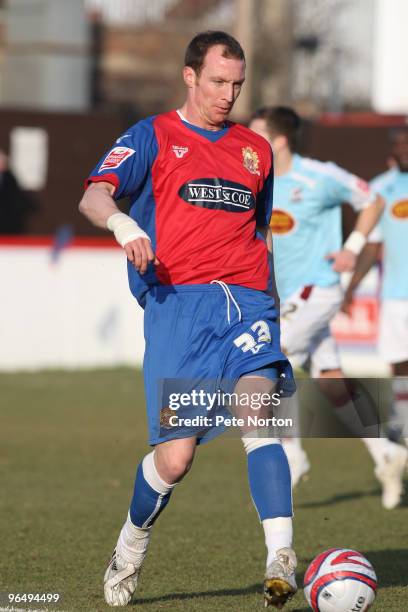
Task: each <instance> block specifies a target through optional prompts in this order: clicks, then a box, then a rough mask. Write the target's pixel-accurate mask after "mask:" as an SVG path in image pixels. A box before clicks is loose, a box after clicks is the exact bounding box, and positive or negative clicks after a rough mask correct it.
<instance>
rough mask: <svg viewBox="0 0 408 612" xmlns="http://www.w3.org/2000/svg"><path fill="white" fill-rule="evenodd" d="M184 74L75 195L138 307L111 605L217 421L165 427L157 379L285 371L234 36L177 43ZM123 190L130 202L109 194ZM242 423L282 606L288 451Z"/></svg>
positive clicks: (267, 161) (262, 189)
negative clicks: (139, 449)
mask: <svg viewBox="0 0 408 612" xmlns="http://www.w3.org/2000/svg"><path fill="white" fill-rule="evenodd" d="M183 77H184V82H185V85H186V88H187V96H186V101H185V103H184V104H183V106H182V107H181V108H180V109H179V110H177V111H176V110H173V111H171V112H168V113H164V114H161V115H158V116H154V117H149V118H147V119H145V120H142V121H139V122H138V123H136V125H134V126H132V127H131V128H129V129H128V130H127V131H126V133H125V134H124V135H123V136H122V137H121V138H120V139H119V140H118V141H117V143H116V144H115V145H114V146H113V148H112V149H111V150H110V151H109V152H108V153H107V154H106V155H105V156H104V157H103V158H102V160H101V161H100V162H99V163H98V164H97V166H96V167H95V169H94V170H93V172H92V173H91V175H90V177H89V178H88V184H89V187H88V189H87V191H86V192H85V195H84V197H83V199H82V201H81V204H80V210H81V211H82V212H83V213H84V214H85V215H86V216H87V217H88V218H89V219H90V220H91V221H92V222H93V223H94V224H95V225H97V226H99V227H103V228H106V227H107V228H108V229H110V230H111V231H113V232H114V234H115V236H116V239H117V240H118V242H119V243H120V244H121V245H122V247H123V248H124V250H125V252H126V255H127V258H128V274H129V283H130V288H131V291H132V293H133V294H134V296H135V297H136V299H137V300H138V301H139V303H140V304H141V305H142V306H143V307H144V308H145V337H146V353H145V360H144V376H145V388H146V399H147V412H148V421H149V432H150V439H149V442H150V444H151V445H152V446H154V450H153V451H152V452H151V453H149V454H148V455H146V457H144V459H143V460H142V461H141V462H140V464H139V466H138V468H137V474H136V480H135V487H134V493H133V497H132V500H131V503H130V508H129V513H128V517H127V520H126V522H125V524H124V525H123V527H122V530H121V532H120V535H119V539H118V542H117V545H116V547H115V550H114V552H113V556H112V559H111V561H110V563H109V566H108V568H107V570H106V573H105V580H104V593H105V599H106V601H107V603H108V604H110V605H113V606H119V605H126V604H128V603H129V602H130V600H131V598H132V595H133V593H134V591H135V589H136V585H137V580H138V575H139V572H140V568H141V566H142V563H143V560H144V558H145V555H146V551H147V547H148V543H149V539H150V534H151V530H152V526H153V524H154V522H155V521H156V519H157V518H158V516H159V515H160V513H161V512H162V511H163V510H164V508H165V506H166V505H167V503H168V501H169V499H170V496H171V494H172V491H173V489H174V487H175V485H176V484H177V483H178V482H180V481H181V480H182V478H183V476H184V475H185V474H186V472H187V471H188V469H189V468H190V466H191V463H192V461H193V458H194V453H195V450H196V446H197V445H198V444H200V443H202V442H205V441H206V440H208V439H210V438H211V437H214V435H216V434H217V431H216V430H215V429H214V427H212V426H211V424H208V425H205V424H204V425H198V426H197V427H196V428H195V429H194V428H189V429H183V428H174V427H172V426H171V421H170V419H171V417H172V416H173V415H171V410H170V409H169V404H166V403H165V402H164V400H163V397H164V398H166V395H165V394H164V393H162V391H163V389H164V388H165V387H166V385H167V386H168V387H170V388H174V386H173V385H176V386H177V384H178V383H180V385H181V386H182V380H183V379H188V380H190V381H191V380H199V379H205V380H206V381H211V379H213V380H220V379H223V380H224V379H228V380H230V381H239V382H238V383H237V387H236V388H238V389H239V388H242V387H244V386H245V385H246V388H247V389H248V388H250V389H251V390H252V391H253V390H256V391H259V390H260V389H261V390H264V391H268V392H269V391H271V390H272V389H273V388H274V383H273V381H274V380H276V379H279V378H280V377H281V376H282V375H284V376H285V377H286V378H281V381H283V380H288V379H290V377H291V368H290V365H289V363H288V361H287V359H286V358H285V356H284V355H283V353H282V352H281V349H280V340H279V327H278V324H277V322H276V321H277V314H276V309H275V306H274V300H273V299H272V297H271V295H270V292H269V289H268V288H269V287H271V280H272V282H273V278H272V279H271V278H270V267H269V255H268V250H269V251H270V249H271V244H272V241H271V236H270V230H269V220H270V216H271V209H272V182H273V171H272V152H271V149H270V146H269V144H268V143H267V142H266V141H265V140H264V139H263V138H260V137H259V136H258V135H257V134H255V133H254V132H252V131H250V130H249V129H248V128H246V127H243V126H240V125H238V124H234V123H231V122H229V121H228V115H229V113H230V111H231V109H232V107H233V105H234V102H235V100H236V99H237V97H238V95H239V92H240V89H241V87H242V85H243V83H244V78H245V58H244V53H243V50H242V48H241V46H240V45H239V43H238V42H237V41H236V40H235V39H234V38H232V37H231V36H230V35H228V34H226V33H224V32H217V31H210V32H204V33H201V34H198V35H197V36H196V37H195V38H194V39H193V40H192V41H191V42H190V44H189V45H188V47H187V50H186V55H185V65H184V70H183ZM126 195H127V196H130V197H131V199H132V201H133V204H132V207H131V209H130V216H127V215H125V214H123V213H121V212H120V211H119V210H118V208H117V206H116V204H115V200H116V199H118V198H121V197H122V196H126ZM186 384H188V383H186ZM163 402H164V403H163ZM243 432H244V435H243V436H242V438H243V443H244V447H245V450H246V452H247V454H248V477H249V486H250V490H251V495H252V498H253V500H254V504H255V506H256V509H257V511H258V514H259V517H260V520H261V521H262V525H263V527H264V531H265V541H266V546H267V551H268V555H267V563H266V566H267V570H266V576H265V583H264V593H265V603H266V605H270V604H271V605H275V606H276V607H278V608H281V607H282V606H283V605H284V603H285V602H286V600H287V599H288V598H289V597H291V596H292V595H293V593H294V592H295V591H296V582H295V567H296V557H295V554H294V552H293V550H292V548H291V542H292V504H291V484H290V471H289V465H288V462H287V458H286V455H285V453H284V451H283V449H282V446H281V444H280V441H279V440H278V439H275V438H266V437H260V438H257V437H255V436H254V435H253V433H251V432H250V431H249V430H248V428H245V427H244V428H243Z"/></svg>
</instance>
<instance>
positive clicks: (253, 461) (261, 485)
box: [248, 444, 293, 521]
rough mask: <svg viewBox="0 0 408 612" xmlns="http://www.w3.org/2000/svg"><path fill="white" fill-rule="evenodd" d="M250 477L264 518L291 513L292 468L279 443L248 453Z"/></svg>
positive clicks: (260, 512)
mask: <svg viewBox="0 0 408 612" xmlns="http://www.w3.org/2000/svg"><path fill="white" fill-rule="evenodd" d="M248 479H249V488H250V491H251V495H252V499H253V502H254V504H255V508H256V509H257V512H258V515H259V518H260V520H261V521H264V520H265V519H270V518H277V517H279V516H289V517H290V516H292V514H293V512H292V487H291V481H290V470H289V464H288V460H287V457H286V455H285V451H284V450H283V448H282V446H281V445H280V444H267V445H266V446H261V447H260V448H255V449H254V450H253V451H250V452H249V453H248Z"/></svg>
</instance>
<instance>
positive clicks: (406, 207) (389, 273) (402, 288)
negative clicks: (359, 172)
mask: <svg viewBox="0 0 408 612" xmlns="http://www.w3.org/2000/svg"><path fill="white" fill-rule="evenodd" d="M371 186H372V188H373V189H375V191H376V192H378V193H379V194H381V195H382V197H383V198H384V200H385V210H384V214H383V216H382V217H381V220H380V222H379V224H378V225H377V227H376V228H375V229H374V231H373V232H372V233H371V234H370V242H383V244H384V267H383V283H382V297H383V299H386V300H407V299H408V267H407V263H408V172H400V170H398V168H392V169H391V170H388V171H387V172H384V173H383V174H380V175H379V176H377V177H376V178H375V179H373V180H372V181H371Z"/></svg>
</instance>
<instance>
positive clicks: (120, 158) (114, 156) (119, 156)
mask: <svg viewBox="0 0 408 612" xmlns="http://www.w3.org/2000/svg"><path fill="white" fill-rule="evenodd" d="M134 153H136V151H135V150H134V149H129V147H115V148H114V149H112V150H111V151H110V152H109V154H108V156H107V157H106V158H105V159H104V161H103V163H102V165H101V167H100V168H99V170H98V174H99V173H100V172H103V170H113V169H115V168H119V166H120V165H121V164H123V162H124V161H125V160H126V159H128V158H129V157H131V156H132V155H133V154H134Z"/></svg>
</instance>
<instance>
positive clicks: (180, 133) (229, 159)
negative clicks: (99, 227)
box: [88, 111, 273, 304]
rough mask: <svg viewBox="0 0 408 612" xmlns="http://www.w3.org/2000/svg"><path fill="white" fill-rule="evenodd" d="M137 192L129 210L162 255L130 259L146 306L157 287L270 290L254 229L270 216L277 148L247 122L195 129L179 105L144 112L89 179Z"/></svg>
mask: <svg viewBox="0 0 408 612" xmlns="http://www.w3.org/2000/svg"><path fill="white" fill-rule="evenodd" d="M97 181H107V182H109V183H111V184H112V185H114V187H115V192H114V198H115V199H120V198H122V197H125V196H129V197H130V198H131V201H132V205H131V209H130V213H129V214H130V216H131V217H132V218H133V219H134V220H135V221H136V222H137V223H138V225H139V226H140V227H141V228H142V229H143V230H144V231H145V232H146V233H147V234H148V235H149V237H150V239H151V241H152V246H153V249H154V251H155V253H156V255H157V258H158V259H159V261H160V264H159V265H156V266H153V265H150V266H149V269H148V271H147V272H146V274H144V275H140V274H139V273H138V272H137V270H136V269H135V268H134V266H133V265H132V264H131V263H130V262H128V272H129V284H130V288H131V291H132V293H133V294H134V296H135V297H136V298H137V299H138V300H139V302H140V303H142V304H143V302H144V299H143V296H144V294H145V293H146V291H147V290H148V289H149V287H150V286H152V285H158V284H162V285H187V284H207V283H210V282H211V281H212V280H222V281H224V282H225V283H228V284H233V285H242V286H244V287H249V288H252V289H258V290H261V291H265V290H266V289H267V288H268V283H269V280H270V279H269V276H270V274H269V272H270V271H269V265H268V255H267V248H266V244H265V241H264V240H263V239H262V237H261V236H260V235H259V234H257V233H256V226H262V227H266V226H268V225H269V221H270V217H271V214H272V190H273V169H272V152H271V149H270V146H269V144H268V143H267V141H266V140H264V139H263V138H261V137H260V136H258V135H257V134H255V133H254V132H252V131H251V130H249V129H248V128H246V127H244V126H241V125H238V124H234V123H228V124H227V126H226V128H225V129H223V130H221V131H220V132H210V131H208V130H202V129H200V128H196V127H195V126H193V125H190V124H188V123H186V122H185V121H183V120H182V119H181V118H180V116H179V115H178V113H177V112H176V111H171V112H169V113H165V114H162V115H157V116H154V117H149V118H147V119H144V120H142V121H140V122H138V123H136V124H135V125H134V126H132V127H131V128H130V129H129V130H127V132H126V133H125V134H124V135H123V136H121V137H120V138H119V139H118V140H117V142H116V144H115V146H114V147H113V148H112V149H111V150H110V151H109V152H108V153H107V154H106V155H105V156H104V157H103V158H102V159H101V160H100V162H99V163H98V165H97V166H96V167H95V169H94V170H93V172H92V173H91V174H90V176H89V178H88V183H90V182H97Z"/></svg>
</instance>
